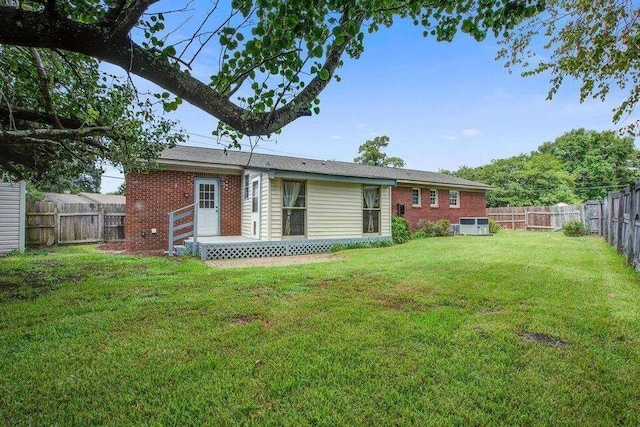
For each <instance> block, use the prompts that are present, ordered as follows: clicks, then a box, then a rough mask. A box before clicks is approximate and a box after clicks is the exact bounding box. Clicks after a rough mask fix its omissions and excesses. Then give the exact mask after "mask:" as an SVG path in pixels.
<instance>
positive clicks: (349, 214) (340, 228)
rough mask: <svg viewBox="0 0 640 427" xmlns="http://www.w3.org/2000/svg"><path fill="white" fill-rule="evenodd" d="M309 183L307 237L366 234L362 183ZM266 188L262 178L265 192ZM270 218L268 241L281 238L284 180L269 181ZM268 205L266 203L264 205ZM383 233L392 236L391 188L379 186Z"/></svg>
mask: <svg viewBox="0 0 640 427" xmlns="http://www.w3.org/2000/svg"><path fill="white" fill-rule="evenodd" d="M305 182H306V207H307V218H306V227H307V228H306V231H307V233H306V238H307V239H333V238H335V239H339V238H358V237H364V236H365V234H364V233H362V204H363V202H362V184H355V183H346V182H336V181H313V180H308V181H305ZM265 187H267V186H266V185H265V183H264V179H263V191H264V188H265ZM268 188H269V190H268V200H269V203H268V208H264V209H265V210H264V211H265V212H267V211H268V219H266V221H267V222H266V224H270V225H269V227H267V226H265V227H264V228H263V235H264V232H265V231H264V230H268V233H269V234H268V236H267V237H266V239H267V240H274V241H276V240H282V179H281V178H275V179H272V180H269V184H268ZM265 206H266V205H265ZM380 211H381V212H380V235H381V236H390V235H391V191H390V187H389V186H386V185H383V186H382V187H381V188H380Z"/></svg>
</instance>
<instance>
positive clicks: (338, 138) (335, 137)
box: [331, 135, 342, 141]
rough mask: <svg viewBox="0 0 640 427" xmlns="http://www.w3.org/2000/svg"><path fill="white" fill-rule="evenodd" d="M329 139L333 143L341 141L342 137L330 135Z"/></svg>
mask: <svg viewBox="0 0 640 427" xmlns="http://www.w3.org/2000/svg"><path fill="white" fill-rule="evenodd" d="M331 139H332V140H334V141H338V140H340V139H342V137H341V136H340V135H331Z"/></svg>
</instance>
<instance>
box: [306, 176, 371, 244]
mask: <svg viewBox="0 0 640 427" xmlns="http://www.w3.org/2000/svg"><path fill="white" fill-rule="evenodd" d="M361 236H362V184H352V183H344V182H330V181H307V237H308V238H309V239H325V238H348V237H361Z"/></svg>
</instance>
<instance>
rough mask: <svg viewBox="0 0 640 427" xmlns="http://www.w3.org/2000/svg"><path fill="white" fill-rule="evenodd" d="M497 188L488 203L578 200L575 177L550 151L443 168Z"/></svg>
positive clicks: (550, 202) (497, 205) (525, 204)
mask: <svg viewBox="0 0 640 427" xmlns="http://www.w3.org/2000/svg"><path fill="white" fill-rule="evenodd" d="M443 172H445V173H450V174H453V175H456V176H458V177H460V178H464V179H469V180H472V181H479V182H484V183H485V184H489V185H492V186H494V187H495V189H494V190H491V191H489V192H488V193H487V206H489V207H500V206H536V205H538V206H545V205H552V204H556V203H560V202H564V203H576V202H578V197H577V196H576V194H575V193H574V191H573V188H574V185H575V184H574V181H573V177H572V176H571V175H570V174H569V173H568V172H567V171H565V170H564V168H563V166H562V164H561V162H560V161H559V160H558V159H556V158H555V157H553V156H552V155H550V154H541V153H535V152H534V153H531V154H521V155H519V156H513V157H509V158H507V159H498V160H492V161H491V163H490V164H488V165H485V166H480V167H477V168H470V167H462V168H460V169H459V170H457V171H455V172H449V171H443Z"/></svg>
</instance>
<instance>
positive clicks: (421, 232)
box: [411, 230, 431, 239]
mask: <svg viewBox="0 0 640 427" xmlns="http://www.w3.org/2000/svg"><path fill="white" fill-rule="evenodd" d="M425 237H431V236H429V235H428V234H427V232H426V231H424V230H418V231H416V232H415V233H413V235H412V236H411V238H412V239H424V238H425Z"/></svg>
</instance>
